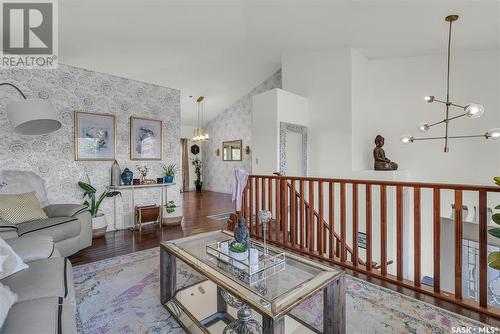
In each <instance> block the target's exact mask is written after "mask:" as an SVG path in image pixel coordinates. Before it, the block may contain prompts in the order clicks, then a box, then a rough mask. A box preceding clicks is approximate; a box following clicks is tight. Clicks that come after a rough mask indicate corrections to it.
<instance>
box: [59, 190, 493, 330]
mask: <svg viewBox="0 0 500 334" xmlns="http://www.w3.org/2000/svg"><path fill="white" fill-rule="evenodd" d="M183 199H184V205H183V211H184V221H183V224H182V226H179V227H164V228H163V229H162V230H161V231H160V229H159V227H158V226H157V225H146V226H144V227H143V231H142V233H139V231H136V232H132V231H129V230H122V231H114V232H108V233H106V236H105V237H104V238H100V239H96V240H94V242H93V245H92V246H91V247H89V248H87V249H84V250H82V251H80V252H78V253H77V254H75V255H73V256H71V257H70V258H69V259H70V261H71V263H72V264H73V265H81V264H85V263H89V262H94V261H98V260H102V259H106V258H111V257H114V256H118V255H123V254H128V253H132V252H135V251H139V250H143V249H148V248H153V247H158V245H159V243H160V241H162V240H173V239H177V238H182V237H185V236H189V235H193V234H197V233H203V232H207V231H214V230H219V229H223V228H225V225H226V224H225V221H215V220H210V219H208V218H207V216H209V215H215V214H220V213H227V212H233V211H234V203H232V202H231V195H227V194H221V193H216V192H209V191H207V192H202V193H196V192H186V193H183ZM339 269H342V268H339ZM346 272H347V273H348V274H350V275H352V276H356V277H359V278H361V279H363V280H366V281H368V282H372V283H374V284H376V285H379V286H383V287H385V288H388V289H390V290H393V291H396V292H399V293H402V294H404V295H407V296H410V297H412V298H415V299H419V300H422V301H424V302H427V303H429V304H432V305H435V306H438V307H441V308H444V309H446V310H448V311H451V312H454V313H458V314H461V315H463V316H466V317H468V318H472V319H474V320H477V321H480V322H483V323H487V324H489V325H490V326H495V327H500V321H499V320H498V319H495V318H493V317H488V316H486V315H484V314H480V313H478V312H476V311H471V310H469V309H467V308H464V307H461V306H458V305H455V304H452V303H449V302H445V301H442V300H439V299H437V298H433V297H431V296H428V295H425V294H421V293H417V292H414V291H413V290H410V289H406V288H401V287H398V286H397V285H395V284H392V283H388V282H385V281H382V280H380V279H374V278H370V277H367V276H366V275H362V274H357V273H355V272H353V271H352V270H346ZM452 325H453V324H452Z"/></svg>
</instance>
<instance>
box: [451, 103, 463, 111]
mask: <svg viewBox="0 0 500 334" xmlns="http://www.w3.org/2000/svg"><path fill="white" fill-rule="evenodd" d="M450 106H454V107H457V108H460V109H464V110H465V108H466V107H467V106H461V105H460V104H456V103H453V102H450Z"/></svg>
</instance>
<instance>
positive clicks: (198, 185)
mask: <svg viewBox="0 0 500 334" xmlns="http://www.w3.org/2000/svg"><path fill="white" fill-rule="evenodd" d="M194 185H195V187H196V191H197V192H201V187H202V186H203V182H198V183H195V184H194Z"/></svg>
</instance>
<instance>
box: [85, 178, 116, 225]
mask: <svg viewBox="0 0 500 334" xmlns="http://www.w3.org/2000/svg"><path fill="white" fill-rule="evenodd" d="M78 185H79V186H80V188H82V189H83V191H84V193H83V198H88V200H85V201H84V202H83V205H85V206H86V207H87V208H89V211H90V214H91V215H92V217H97V214H98V212H99V207H100V206H101V204H102V201H103V200H104V199H105V198H110V197H115V196H118V195H120V196H121V193H120V192H119V191H109V190H108V189H106V190H105V191H104V192H103V193H102V194H101V195H99V196H96V194H97V189H96V188H94V186H92V184H90V180H89V182H88V183H86V182H82V181H80V182H78Z"/></svg>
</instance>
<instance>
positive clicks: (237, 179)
mask: <svg viewBox="0 0 500 334" xmlns="http://www.w3.org/2000/svg"><path fill="white" fill-rule="evenodd" d="M248 175H249V173H248V172H247V171H246V170H244V169H235V170H234V179H233V198H232V199H233V202H234V201H236V211H240V210H241V202H242V198H243V190H244V189H245V186H246V184H247V180H248Z"/></svg>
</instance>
